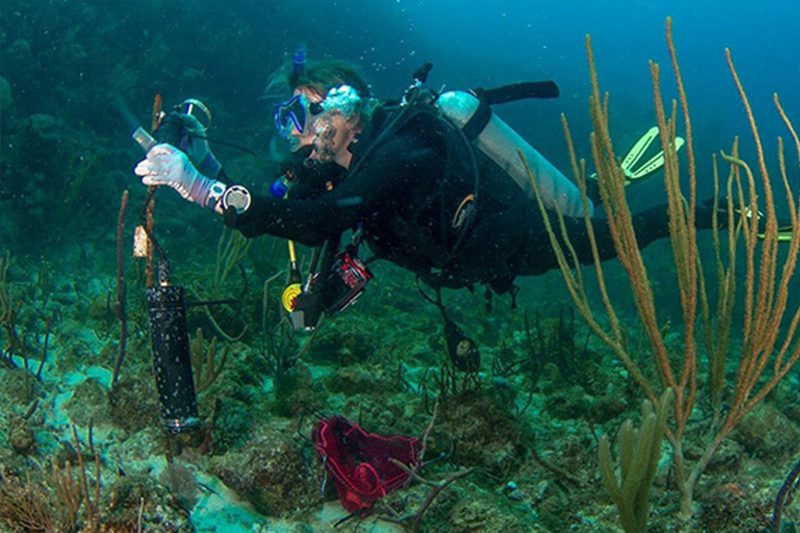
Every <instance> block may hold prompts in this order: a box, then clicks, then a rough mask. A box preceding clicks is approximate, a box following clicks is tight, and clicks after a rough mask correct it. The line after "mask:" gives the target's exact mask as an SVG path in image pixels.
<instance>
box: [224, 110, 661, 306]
mask: <svg viewBox="0 0 800 533" xmlns="http://www.w3.org/2000/svg"><path fill="white" fill-rule="evenodd" d="M414 122H415V121H413V120H412V121H411V123H409V124H408V125H407V126H405V127H403V128H401V129H400V130H399V131H396V132H394V133H393V135H392V136H391V138H389V139H388V140H385V141H384V142H381V143H379V144H377V145H375V147H374V149H372V150H371V151H369V153H368V154H367V156H366V159H364V161H362V162H361V164H360V166H359V168H358V170H357V171H356V172H350V173H349V174H347V176H346V179H343V180H340V183H338V185H337V186H336V187H334V188H333V190H332V191H330V192H328V191H320V190H319V189H318V188H317V189H315V192H314V193H309V192H305V193H301V194H292V195H290V197H289V198H287V199H275V198H271V197H265V196H260V197H259V196H257V197H255V198H254V199H253V204H252V206H251V207H250V209H249V210H248V211H247V212H246V213H244V214H242V215H239V216H236V217H230V216H229V217H226V223H227V224H229V225H230V226H232V227H234V228H236V229H239V230H240V231H241V232H242V233H243V234H244V235H245V236H248V237H253V236H257V235H260V234H264V233H269V234H271V235H275V236H278V237H285V238H289V239H293V240H296V241H298V242H301V243H304V244H307V245H319V244H321V243H322V242H324V241H325V240H328V239H337V238H338V236H339V235H340V234H341V233H342V232H343V231H345V230H347V229H350V228H354V227H356V226H359V225H360V226H361V227H362V229H363V231H364V235H365V238H366V242H367V243H368V244H369V246H370V249H371V250H372V251H373V252H374V253H375V254H376V256H378V257H381V258H384V259H388V260H390V261H392V262H394V263H396V264H398V265H400V266H403V267H405V268H407V269H409V270H412V271H413V272H416V273H417V274H418V275H420V277H421V278H422V279H423V280H425V281H427V282H429V283H439V284H441V285H443V286H449V287H460V286H467V285H471V284H474V283H489V284H491V285H492V287H493V288H494V289H495V290H496V291H498V292H504V291H505V290H508V289H509V288H510V287H511V283H512V282H513V279H514V277H515V276H517V275H528V274H539V273H543V272H546V271H548V270H550V269H553V268H556V267H557V266H558V265H557V263H556V258H555V255H554V253H553V250H552V248H551V244H550V241H549V237H548V235H547V231H546V229H545V226H544V223H543V221H542V217H541V213H540V211H539V208H538V206H537V205H536V203H535V202H534V201H533V200H531V199H529V198H528V197H527V196H526V195H525V194H524V193H523V192H522V191H521V190H520V189H519V187H518V186H517V185H516V183H515V182H514V181H513V180H512V179H511V178H510V177H509V176H508V175H506V174H505V173H503V171H502V170H500V168H499V167H497V166H496V165H495V164H494V163H493V162H491V161H490V160H489V159H488V158H487V157H484V156H482V155H480V154H479V157H478V158H477V162H478V168H479V170H480V180H479V184H480V185H479V188H478V194H477V198H478V200H477V202H476V205H477V208H476V210H475V213H474V216H473V217H472V219H471V221H470V222H469V223H468V224H466V225H465V226H462V227H461V228H459V229H456V228H453V227H452V224H451V223H452V219H453V216H454V214H455V211H456V210H457V208H458V206H459V204H460V202H461V201H462V200H463V199H464V198H465V196H467V195H469V194H470V193H472V192H474V186H475V182H474V179H473V177H472V176H470V175H468V174H464V173H459V172H453V171H452V168H451V167H449V166H448V163H447V158H448V155H447V153H448V152H447V145H446V141H445V138H446V134H445V133H442V132H441V131H437V126H436V125H435V124H432V123H431V121H430V120H426V119H425V118H420V119H419V121H418V122H419V123H418V124H414ZM378 130H379V128H373V131H378ZM373 137H375V135H372V134H371V133H369V132H367V133H365V134H363V135H361V136H360V138H359V139H358V140H357V141H356V142H355V143H353V144H351V146H350V151H351V152H352V153H353V161H352V164H351V169H352V168H355V167H356V165H359V160H360V159H361V158H362V157H364V152H365V151H366V150H367V148H368V147H369V146H370V142H371V141H372V140H373V139H372V138H373ZM451 157H452V152H451ZM332 166H333V167H337V168H336V169H333V168H331V170H330V173H331V175H336V174H337V172H338V173H341V174H342V175H343V174H344V172H345V171H344V169H342V168H341V167H338V166H336V165H332ZM312 189H313V188H312ZM299 190H300V189H299ZM442 192H443V193H444V194H441V193H442ZM553 220H554V224H555V216H553ZM565 222H566V225H567V229H568V231H569V235H570V237H571V241H572V244H573V246H574V248H575V251H576V252H577V254H578V257H579V259H580V260H581V262H584V263H586V262H590V261H592V251H591V247H590V241H589V238H588V235H587V234H586V225H585V222H584V220H583V218H566V219H565ZM634 225H635V228H636V233H637V237H638V239H639V244H640V245H641V246H646V245H648V244H649V243H650V242H652V241H653V240H655V239H658V238H661V237H665V236H667V234H668V225H667V213H666V206H659V207H655V208H652V209H649V210H647V211H644V212H642V213H640V214H638V215H637V216H636V217H635V221H634ZM594 228H595V235H596V238H597V244H598V248H599V251H600V255H601V257H602V258H603V259H607V258H610V257H613V256H614V255H615V251H614V245H613V242H612V240H611V236H610V233H609V231H608V226H607V224H606V223H605V221H604V220H602V219H596V220H595V224H594ZM461 232H464V233H463V234H462V233H461ZM454 246H455V250H454V253H451V252H453V247H454ZM432 272H433V273H438V272H442V275H440V276H438V277H437V276H436V275H435V274H432Z"/></svg>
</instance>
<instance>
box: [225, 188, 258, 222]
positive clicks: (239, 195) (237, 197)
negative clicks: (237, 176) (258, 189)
mask: <svg viewBox="0 0 800 533" xmlns="http://www.w3.org/2000/svg"><path fill="white" fill-rule="evenodd" d="M252 201H253V199H252V197H251V196H250V191H248V190H247V189H246V188H244V187H242V186H241V185H231V186H230V187H228V188H227V189H225V192H224V193H222V210H223V211H227V210H228V208H229V207H232V208H234V209H235V210H236V214H237V215H241V214H242V213H244V212H245V211H247V210H248V209H249V208H250V204H251V203H252Z"/></svg>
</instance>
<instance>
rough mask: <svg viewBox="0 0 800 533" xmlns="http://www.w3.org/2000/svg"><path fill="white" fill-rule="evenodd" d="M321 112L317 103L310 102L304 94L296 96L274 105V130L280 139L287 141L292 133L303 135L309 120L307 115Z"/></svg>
mask: <svg viewBox="0 0 800 533" xmlns="http://www.w3.org/2000/svg"><path fill="white" fill-rule="evenodd" d="M321 111H322V107H321V106H320V104H319V103H314V102H311V101H310V100H309V99H308V97H307V96H306V95H305V94H302V93H301V94H296V95H294V96H292V97H291V98H289V99H288V100H286V101H284V102H279V103H277V104H275V111H274V113H273V118H274V119H275V128H276V129H277V130H278V134H279V135H280V136H281V138H282V139H289V138H291V136H292V133H294V132H295V131H297V133H300V134H303V133H305V131H306V127H307V124H308V120H309V115H316V114H318V113H320V112H321Z"/></svg>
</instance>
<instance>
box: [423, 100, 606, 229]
mask: <svg viewBox="0 0 800 533" xmlns="http://www.w3.org/2000/svg"><path fill="white" fill-rule="evenodd" d="M556 90H557V89H556ZM435 105H436V107H437V108H439V110H441V112H442V114H443V115H444V116H445V117H447V118H448V119H449V120H450V121H451V122H452V123H453V124H454V125H456V126H457V127H459V128H460V129H461V130H462V131H463V132H464V135H465V136H466V137H467V139H469V140H470V141H471V142H472V144H473V145H474V146H475V147H476V148H477V149H478V150H480V151H481V152H483V153H484V154H485V155H487V156H489V158H490V159H491V160H492V161H494V162H495V163H496V164H497V165H498V166H499V167H500V168H501V169H503V171H504V172H506V173H507V174H508V175H509V176H511V178H513V179H514V181H515V182H516V183H517V185H519V187H520V188H521V189H522V190H523V191H524V192H525V194H526V195H527V196H528V197H529V198H531V199H535V198H536V195H535V192H534V190H533V186H532V185H531V182H530V179H529V177H528V172H527V170H526V169H525V165H524V163H523V162H522V160H521V159H520V157H519V154H518V153H517V150H520V151H521V152H522V154H523V155H524V156H525V159H526V160H527V161H528V165H530V168H531V171H532V172H533V175H534V176H535V178H536V182H537V185H538V186H539V191H540V193H541V195H542V200H543V201H544V204H545V207H547V208H548V209H551V210H555V208H556V207H557V208H558V209H559V210H560V211H561V213H562V214H564V215H565V216H572V217H577V216H583V215H584V211H583V203H582V201H581V194H580V190H579V189H578V187H577V186H576V185H575V184H574V183H573V182H572V181H570V180H569V179H568V178H567V177H566V176H564V175H563V174H562V173H561V172H560V171H559V170H558V169H557V168H556V167H554V166H553V164H552V163H550V162H549V161H548V160H547V159H545V158H544V156H542V154H540V153H539V152H538V151H536V149H535V148H533V146H531V145H530V144H529V143H528V142H527V141H526V140H525V139H523V138H522V137H521V136H520V134H519V133H517V132H516V131H514V129H513V128H511V126H509V125H508V124H507V123H506V122H505V121H503V120H502V119H501V118H500V117H498V116H497V115H496V114H495V113H493V112H492V110H491V109H490V108H489V104H488V103H486V102H485V101H483V100H482V99H481V98H479V97H478V96H476V95H474V94H471V93H468V92H466V91H448V92H445V93H443V94H441V95H439V97H438V98H437V99H436V104H435ZM593 212H594V207H593V206H592V204H591V202H590V203H589V215H591V214H592V213H593Z"/></svg>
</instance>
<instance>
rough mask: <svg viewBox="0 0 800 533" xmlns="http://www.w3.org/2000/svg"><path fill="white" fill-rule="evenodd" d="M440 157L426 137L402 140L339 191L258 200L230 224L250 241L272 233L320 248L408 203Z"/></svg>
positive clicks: (372, 157)
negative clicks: (406, 194)
mask: <svg viewBox="0 0 800 533" xmlns="http://www.w3.org/2000/svg"><path fill="white" fill-rule="evenodd" d="M437 159H438V158H437V155H436V152H435V150H433V149H432V148H429V147H426V146H425V145H424V144H423V143H422V141H421V139H419V138H417V137H415V136H412V135H402V136H398V137H396V138H395V139H390V140H388V141H386V142H385V143H383V144H382V145H380V146H378V147H376V148H375V150H373V152H372V153H371V154H369V156H368V159H366V160H365V161H364V164H363V165H361V167H360V168H359V170H358V171H357V172H355V173H354V174H351V175H349V176H348V177H347V178H346V179H345V180H344V181H343V182H342V183H341V184H340V185H339V186H338V187H336V188H335V189H334V190H333V191H331V192H329V193H325V194H322V195H320V196H319V197H317V198H313V199H292V198H287V199H276V198H270V197H267V196H255V197H254V198H253V204H252V205H251V207H250V209H248V211H247V212H246V213H244V214H242V215H238V216H237V215H234V214H233V213H231V214H230V215H228V216H226V220H225V223H226V224H227V225H228V226H231V227H233V228H235V229H238V230H239V231H241V232H242V234H243V235H245V236H246V237H255V236H257V235H262V234H265V233H268V234H270V235H274V236H277V237H283V238H287V239H292V240H295V241H297V242H300V243H303V244H306V245H309V246H316V245H319V244H321V243H322V242H324V241H325V240H327V239H329V238H335V237H337V236H338V235H339V234H341V233H342V232H343V231H345V230H347V229H349V228H352V227H353V226H355V225H356V224H357V223H358V222H360V221H362V220H364V218H366V217H369V216H370V215H372V214H374V213H376V212H377V211H379V210H381V209H384V208H387V209H389V208H392V207H393V206H392V204H393V203H394V202H398V201H402V191H403V190H405V188H407V187H411V186H413V185H414V182H415V181H416V180H420V179H429V176H430V169H431V167H432V166H434V165H435V164H436V162H437Z"/></svg>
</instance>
